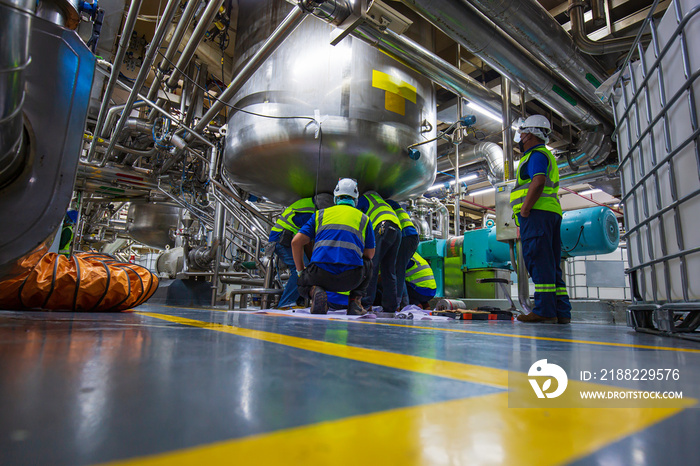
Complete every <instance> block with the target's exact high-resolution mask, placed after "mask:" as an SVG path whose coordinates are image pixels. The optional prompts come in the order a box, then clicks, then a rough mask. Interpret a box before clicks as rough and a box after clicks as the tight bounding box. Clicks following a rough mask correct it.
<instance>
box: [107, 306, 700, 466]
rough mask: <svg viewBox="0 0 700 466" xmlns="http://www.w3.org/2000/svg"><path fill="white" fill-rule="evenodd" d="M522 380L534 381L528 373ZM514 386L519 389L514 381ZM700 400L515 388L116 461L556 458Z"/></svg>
mask: <svg viewBox="0 0 700 466" xmlns="http://www.w3.org/2000/svg"><path fill="white" fill-rule="evenodd" d="M136 314H139V315H143V316H147V317H153V318H157V319H161V320H165V321H169V322H174V323H178V324H183V325H189V326H193V327H197V328H202V329H207V330H213V331H219V332H225V333H229V334H232V335H239V336H242V337H247V338H253V339H257V340H262V341H266V342H271V343H277V344H282V345H286V346H290V347H294V348H299V349H304V350H307V351H313V352H316V353H320V354H325V355H330V356H337V357H342V358H345V359H349V360H354V361H361V362H367V363H371V364H375V365H379V366H385V367H392V368H397V369H403V370H408V371H413V372H418V373H423V374H429V375H434V376H440V377H448V378H452V379H456V380H462V381H467V382H472V383H477V384H484V385H491V386H496V387H500V388H508V374H509V372H508V371H507V370H503V369H494V368H488V367H482V366H474V365H470V364H462V363H454V362H448V361H438V360H434V359H427V358H423V357H418V356H409V355H402V354H396V353H390V352H386V351H378V350H371V349H366V348H359V347H353V346H345V345H340V344H337V343H330V342H324V341H317V340H310V339H306V338H300V337H292V336H288V335H281V334H276V333H270V332H264V331H259V330H251V329H246V328H239V327H233V326H227V325H222V324H215V323H210V322H203V321H199V320H193V319H187V318H183V317H177V316H171V315H165V314H158V313H151V312H136ZM427 328H429V327H427ZM512 374H518V375H519V376H520V378H521V379H522V378H523V377H525V375H524V374H519V373H512ZM525 378H526V377H525ZM513 380H514V379H511V385H512V384H513V383H514V382H513ZM515 383H521V384H523V385H525V384H527V382H526V381H520V382H515ZM569 387H571V388H570V389H574V390H579V389H582V388H584V387H586V388H588V389H589V390H593V389H596V388H598V389H601V388H605V389H610V388H611V387H608V386H600V385H595V384H588V383H585V382H580V381H575V380H570V381H569ZM510 388H511V389H514V387H513V386H511V387H510ZM515 389H517V388H515ZM696 402H697V400H694V399H681V400H671V402H669V403H668V404H666V405H664V407H654V408H647V409H640V408H614V407H613V408H595V409H593V408H583V407H573V408H568V409H551V408H546V409H543V408H541V407H533V408H524V409H523V408H520V409H516V408H509V407H508V394H507V393H497V394H491V395H485V396H476V397H471V398H466V399H460V400H453V401H447V402H440V403H434V404H428V405H423V406H416V407H409V408H401V409H395V410H390V411H385V412H379V413H372V414H367V415H361V416H355V417H351V418H346V419H340V420H335V421H328V422H322V423H319V424H313V425H308V426H302V427H298V428H293V429H286V430H281V431H277V432H272V433H266V434H261V435H255V436H251V437H246V438H242V439H236V440H230V441H224V442H219V443H215V444H211V445H205V446H201V447H194V448H189V449H184V450H177V451H173V452H169V453H164V454H160V455H154V456H148V457H142V458H136V459H131V460H125V461H120V462H115V463H110V465H112V466H117V465H120V466H127V465H128V466H132V465H133V466H151V465H154V466H155V465H166V464H167V465H186V464H207V465H218V464H231V463H232V462H235V463H255V464H258V465H265V464H301V463H303V464H310V465H315V464H318V465H321V464H324V465H325V464H339V465H344V464H348V465H350V464H352V465H356V464H382V463H389V464H404V463H405V464H459V463H469V464H523V465H529V464H532V465H535V464H538V465H548V464H552V465H554V464H561V463H563V462H569V461H573V460H575V459H577V458H581V457H584V456H586V455H589V454H591V453H593V452H595V451H597V450H599V449H600V448H602V447H604V446H606V445H608V444H610V443H612V442H615V441H617V440H620V439H622V438H624V437H626V436H628V435H631V434H633V433H635V432H639V431H641V430H643V429H645V428H647V427H649V426H651V425H653V424H655V423H657V422H659V421H661V420H663V419H666V418H668V417H670V416H672V415H674V414H676V413H678V412H680V411H682V410H683V409H685V408H686V407H689V406H692V405H694V404H695V403H696ZM574 406H576V405H574Z"/></svg>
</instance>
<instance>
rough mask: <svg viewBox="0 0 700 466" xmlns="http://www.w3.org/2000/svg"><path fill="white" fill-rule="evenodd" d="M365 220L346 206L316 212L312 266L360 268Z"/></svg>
mask: <svg viewBox="0 0 700 466" xmlns="http://www.w3.org/2000/svg"><path fill="white" fill-rule="evenodd" d="M368 222H369V218H368V217H367V216H366V215H365V214H363V213H362V212H360V211H359V210H358V209H356V208H354V207H351V206H348V205H336V206H333V207H329V208H327V209H322V210H319V211H318V212H316V224H315V229H316V232H315V241H314V250H313V253H312V254H311V262H312V263H319V262H322V263H326V264H336V265H351V266H357V267H360V266H362V253H363V252H364V249H365V231H366V229H367V224H368Z"/></svg>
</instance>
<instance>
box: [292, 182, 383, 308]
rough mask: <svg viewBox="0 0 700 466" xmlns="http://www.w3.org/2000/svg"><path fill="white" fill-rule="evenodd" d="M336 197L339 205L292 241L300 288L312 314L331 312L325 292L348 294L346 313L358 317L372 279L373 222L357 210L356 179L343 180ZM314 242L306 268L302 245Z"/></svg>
mask: <svg viewBox="0 0 700 466" xmlns="http://www.w3.org/2000/svg"><path fill="white" fill-rule="evenodd" d="M333 194H334V196H335V197H334V202H335V205H334V206H333V207H329V208H327V209H321V210H319V211H318V212H316V213H315V214H313V215H312V216H311V218H310V219H309V221H308V222H306V224H305V225H304V226H303V227H301V229H300V230H299V233H297V234H296V236H294V239H292V254H293V256H294V263H295V265H296V269H297V270H298V271H299V272H298V275H299V280H298V282H297V283H298V290H299V294H300V295H301V296H302V297H304V298H311V313H312V314H326V313H327V312H328V297H327V296H326V291H334V292H344V291H349V292H350V294H349V302H348V314H349V315H360V314H364V313H365V312H366V311H365V310H364V308H363V307H362V302H361V300H362V297H363V296H364V295H365V292H366V290H367V285H368V284H369V282H370V278H371V276H372V256H374V247H375V241H374V232H373V231H372V223H371V222H370V221H369V218H368V217H367V216H366V215H365V214H363V213H362V212H360V211H359V210H358V209H356V208H355V204H356V202H357V198H358V196H359V192H358V190H357V182H356V181H355V180H352V179H350V178H343V179H341V180H340V181H338V185H337V186H336V187H335V190H334V192H333ZM311 241H314V248H313V253H312V254H311V263H310V264H309V266H308V267H306V268H304V261H303V254H304V246H305V245H306V244H309V243H310V242H311Z"/></svg>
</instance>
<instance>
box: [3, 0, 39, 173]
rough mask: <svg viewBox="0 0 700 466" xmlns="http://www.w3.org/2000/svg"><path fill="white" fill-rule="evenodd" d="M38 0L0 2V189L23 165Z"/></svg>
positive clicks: (5, 0) (7, 0)
mask: <svg viewBox="0 0 700 466" xmlns="http://www.w3.org/2000/svg"><path fill="white" fill-rule="evenodd" d="M35 5H36V2H35V0H0V31H1V32H0V186H2V185H4V184H6V183H8V182H9V181H11V180H12V179H13V177H14V176H15V175H16V174H17V172H18V171H19V170H20V169H21V168H22V165H23V163H24V150H23V140H24V135H23V128H24V124H23V121H22V120H23V116H22V104H23V103H24V70H25V68H26V67H27V65H29V27H30V24H31V19H32V16H31V14H32V12H33V9H34V6H35Z"/></svg>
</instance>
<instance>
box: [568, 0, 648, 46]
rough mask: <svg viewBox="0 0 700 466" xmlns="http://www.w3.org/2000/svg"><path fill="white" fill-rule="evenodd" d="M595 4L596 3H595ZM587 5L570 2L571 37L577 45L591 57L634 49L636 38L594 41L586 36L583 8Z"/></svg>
mask: <svg viewBox="0 0 700 466" xmlns="http://www.w3.org/2000/svg"><path fill="white" fill-rule="evenodd" d="M593 3H595V2H593ZM585 6H586V3H585V2H583V1H580V0H570V1H569V16H570V17H571V36H572V37H573V38H574V41H575V42H576V45H578V46H579V48H580V49H581V50H582V51H583V52H584V53H587V54H589V55H605V54H606V53H625V52H628V51H629V50H630V48H632V45H634V41H635V39H636V37H635V36H628V37H615V38H613V39H604V40H600V41H594V40H591V39H589V38H588V36H587V35H586V27H585V22H584V19H583V8H584V7H585Z"/></svg>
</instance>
